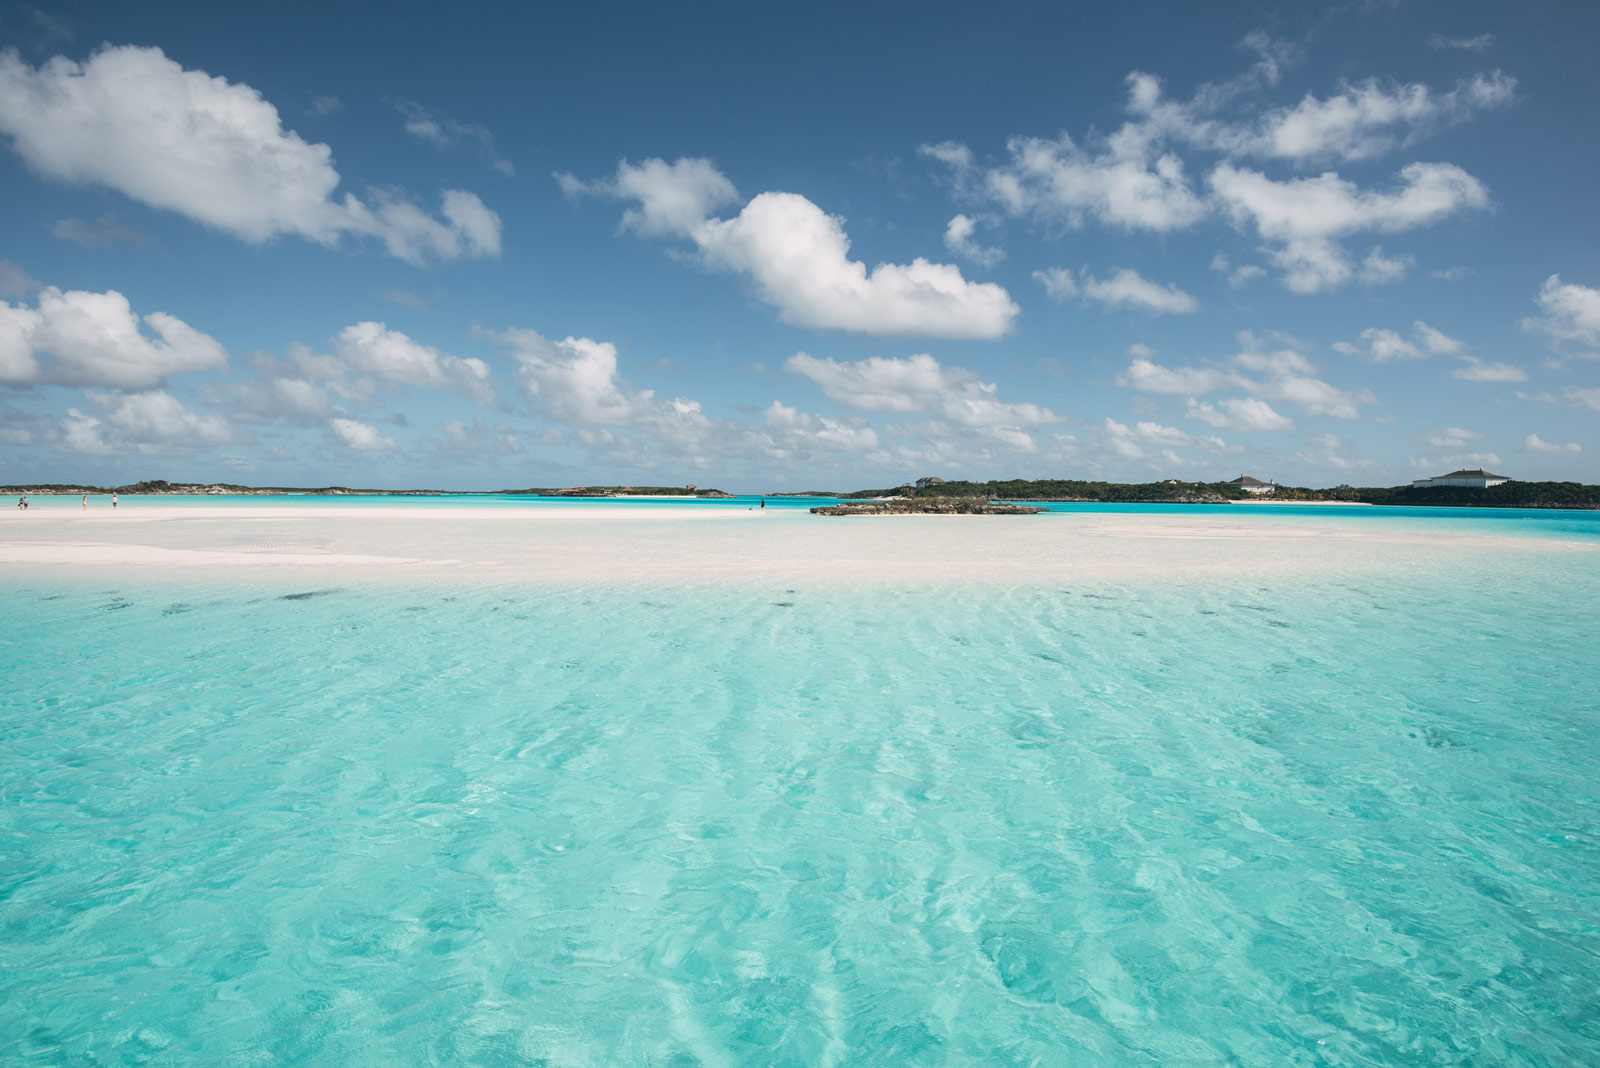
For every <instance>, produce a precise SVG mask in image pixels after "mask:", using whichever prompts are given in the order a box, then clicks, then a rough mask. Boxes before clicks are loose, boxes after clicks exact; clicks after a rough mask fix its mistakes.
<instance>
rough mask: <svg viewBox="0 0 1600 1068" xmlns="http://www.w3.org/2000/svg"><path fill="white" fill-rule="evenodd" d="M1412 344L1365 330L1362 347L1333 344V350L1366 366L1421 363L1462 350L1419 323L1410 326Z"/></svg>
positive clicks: (1394, 334) (1379, 330) (1452, 340)
mask: <svg viewBox="0 0 1600 1068" xmlns="http://www.w3.org/2000/svg"><path fill="white" fill-rule="evenodd" d="M1411 329H1412V336H1413V337H1415V339H1416V340H1415V341H1411V340H1408V339H1406V338H1405V337H1402V336H1401V335H1400V334H1399V333H1398V332H1397V331H1394V330H1388V329H1382V328H1379V327H1368V328H1367V329H1365V330H1363V331H1361V334H1360V335H1359V338H1360V340H1361V341H1362V342H1363V344H1361V345H1355V344H1351V343H1350V342H1348V341H1336V342H1334V344H1333V347H1334V349H1335V350H1336V351H1338V352H1342V353H1344V354H1345V355H1346V356H1358V357H1360V358H1361V359H1364V360H1366V361H1368V362H1369V363H1392V362H1394V361H1396V360H1423V359H1427V358H1428V357H1429V356H1438V355H1441V354H1442V355H1449V356H1455V355H1459V354H1460V353H1461V352H1462V350H1463V348H1464V347H1465V346H1464V345H1463V344H1462V343H1461V342H1460V341H1458V340H1457V339H1455V338H1453V337H1451V336H1449V335H1448V334H1446V333H1444V332H1443V331H1441V330H1436V329H1434V328H1433V327H1431V326H1429V325H1428V324H1427V323H1425V322H1423V321H1422V320H1421V319H1418V320H1417V321H1416V322H1414V323H1412V324H1411Z"/></svg>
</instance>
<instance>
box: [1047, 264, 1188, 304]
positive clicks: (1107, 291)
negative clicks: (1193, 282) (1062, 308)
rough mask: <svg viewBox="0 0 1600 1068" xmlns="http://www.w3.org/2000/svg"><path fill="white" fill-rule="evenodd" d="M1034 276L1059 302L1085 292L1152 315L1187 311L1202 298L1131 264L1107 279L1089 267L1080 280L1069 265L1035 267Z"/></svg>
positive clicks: (1089, 296) (1102, 301) (1087, 297)
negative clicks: (1042, 268)
mask: <svg viewBox="0 0 1600 1068" xmlns="http://www.w3.org/2000/svg"><path fill="white" fill-rule="evenodd" d="M1033 278H1034V281H1036V282H1038V283H1039V284H1040V285H1042V286H1044V291H1045V295H1046V296H1048V297H1049V298H1050V299H1051V300H1053V301H1055V302H1056V303H1057V304H1060V303H1061V302H1063V301H1065V300H1067V299H1068V298H1070V297H1075V296H1082V297H1083V299H1084V300H1093V301H1097V302H1098V303H1100V304H1103V305H1105V306H1106V307H1107V308H1129V309H1132V310H1134V311H1142V312H1148V313H1149V314H1151V315H1186V314H1188V313H1189V312H1193V311H1198V310H1199V308H1200V302H1199V301H1197V300H1195V299H1194V297H1192V296H1190V295H1189V294H1188V293H1185V292H1184V291H1183V290H1182V289H1179V288H1178V287H1177V286H1175V285H1161V284H1160V283H1159V282H1152V281H1150V280H1149V279H1147V278H1145V277H1144V276H1142V275H1141V274H1140V273H1139V272H1138V271H1135V270H1132V269H1129V268H1123V269H1121V270H1115V271H1114V273H1113V274H1112V275H1111V277H1109V278H1105V279H1099V278H1096V277H1095V276H1094V275H1092V274H1090V273H1089V272H1088V270H1087V269H1086V270H1084V271H1083V272H1082V281H1081V282H1080V281H1079V280H1078V279H1077V278H1074V277H1073V275H1072V272H1071V271H1068V270H1067V269H1066V268H1064V267H1050V268H1047V269H1045V270H1042V271H1034V272H1033Z"/></svg>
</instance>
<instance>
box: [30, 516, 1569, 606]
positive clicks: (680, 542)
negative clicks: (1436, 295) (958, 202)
mask: <svg viewBox="0 0 1600 1068" xmlns="http://www.w3.org/2000/svg"><path fill="white" fill-rule="evenodd" d="M1363 514H1365V513H1364V511H1363ZM1595 548H1597V546H1596V545H1595V544H1594V543H1588V542H1578V541H1562V540H1558V539H1551V538H1539V537H1522V536H1512V535H1501V534H1498V533H1483V532H1482V526H1481V525H1476V526H1475V525H1473V524H1471V523H1462V522H1459V521H1457V522H1451V521H1440V520H1418V521H1410V520H1405V519H1398V518H1397V519H1392V520H1385V521H1383V522H1372V521H1362V520H1359V519H1356V520H1353V521H1346V520H1345V519H1344V518H1343V517H1339V518H1336V519H1329V518H1327V517H1307V516H1299V515H1294V514H1292V513H1285V512H1282V511H1274V512H1273V513H1272V514H1270V515H1268V514H1263V513H1259V512H1252V513H1249V514H1241V515H1239V516H1231V515H1230V516H1217V515H1202V514H1195V515H1173V514H1170V513H1168V514H1160V515H1156V514H1151V515H1142V514H1137V513H1074V514H1052V515H1043V516H1022V517H1012V516H959V515H954V516H943V515H907V516H892V517H883V518H879V519H873V520H870V521H863V522H852V523H839V522H837V521H830V520H828V519H823V518H820V517H814V516H810V515H806V514H803V513H792V512H784V511H778V510H776V509H769V510H767V511H765V512H763V511H752V510H749V509H747V508H742V507H718V506H715V505H708V506H705V507H703V508H700V507H697V508H692V509H686V508H676V509H667V508H652V507H651V506H648V505H641V506H638V507H632V506H622V507H619V506H612V505H608V506H594V507H585V506H581V505H573V506H570V507H562V508H560V509H537V510H535V509H513V508H486V507H471V506H464V507H428V508H418V507H403V506H396V507H351V508H340V507H330V506H326V505H318V506H314V507H307V506H304V505H298V506H297V505H284V506H276V505H273V506H266V507H237V506H234V507H229V506H226V505H219V506H218V507H215V508H210V507H196V506H194V505H185V506H181V507H172V506H168V507H162V506H161V505H145V504H143V503H142V502H141V503H140V504H139V505H138V506H135V507H126V506H125V507H123V508H120V509H118V510H117V511H115V512H112V511H110V510H109V509H103V508H102V509H98V510H90V511H87V512H79V511H76V510H71V509H39V510H33V511H30V512H23V511H20V510H13V511H7V512H3V513H0V573H5V572H7V571H10V572H17V571H30V570H40V569H63V570H66V571H69V572H80V573H81V572H103V573H117V572H124V573H125V572H147V571H148V572H159V571H166V570H183V571H184V572H206V571H217V572H222V573H230V574H240V573H276V574H285V573H293V572H297V571H304V572H306V573H308V574H310V573H316V574H321V575H324V576H327V575H332V574H338V575H339V576H340V577H341V578H349V579H352V580H353V579H356V578H361V579H364V580H373V581H383V580H386V579H400V580H405V581H418V580H424V579H433V578H438V579H449V578H451V577H455V578H462V577H473V576H481V577H482V578H483V579H485V580H490V581H499V580H513V581H514V580H529V581H558V582H600V583H605V582H616V581H675V580H676V581H720V580H727V581H739V580H774V581H785V582H809V583H842V584H872V585H884V584H896V585H904V584H915V585H922V584H930V583H931V584H940V583H961V582H1031V581H1049V580H1055V579H1072V578H1077V579H1094V578H1115V577H1119V576H1127V577H1132V576H1140V575H1144V576H1152V577H1159V576H1183V575H1194V574H1213V575H1229V574H1232V575H1239V576H1245V575H1250V574H1266V573H1277V574H1282V573H1286V572H1287V573H1292V572H1326V571H1329V570H1338V569H1363V568H1392V567H1394V566H1396V565H1397V564H1398V565H1406V564H1415V565H1418V566H1422V565H1427V566H1451V564H1452V561H1460V560H1463V559H1465V558H1466V557H1467V556H1468V555H1471V554H1473V553H1477V552H1483V551H1505V550H1521V551H1526V552H1536V551H1543V552H1550V551H1560V552H1567V551H1593V550H1594V549H1595Z"/></svg>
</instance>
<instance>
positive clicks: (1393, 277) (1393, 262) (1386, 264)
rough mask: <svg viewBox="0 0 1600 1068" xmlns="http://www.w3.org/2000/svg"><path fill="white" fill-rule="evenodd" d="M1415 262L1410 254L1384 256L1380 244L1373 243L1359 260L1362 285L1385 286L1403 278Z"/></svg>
mask: <svg viewBox="0 0 1600 1068" xmlns="http://www.w3.org/2000/svg"><path fill="white" fill-rule="evenodd" d="M1416 264H1417V261H1416V260H1415V259H1413V258H1412V257H1410V256H1385V255H1384V254H1383V246H1382V245H1373V246H1372V248H1370V249H1368V250H1367V255H1366V258H1365V259H1363V260H1362V261H1361V273H1360V275H1359V278H1360V280H1361V282H1362V284H1363V285H1369V286H1385V285H1388V284H1390V283H1391V282H1398V281H1400V280H1401V279H1403V278H1404V277H1405V276H1406V272H1407V271H1409V270H1411V268H1413V267H1415V266H1416Z"/></svg>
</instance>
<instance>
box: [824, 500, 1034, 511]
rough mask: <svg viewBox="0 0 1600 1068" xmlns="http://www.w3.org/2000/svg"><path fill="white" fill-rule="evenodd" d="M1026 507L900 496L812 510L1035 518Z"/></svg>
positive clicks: (993, 502) (850, 502)
mask: <svg viewBox="0 0 1600 1068" xmlns="http://www.w3.org/2000/svg"><path fill="white" fill-rule="evenodd" d="M1043 511H1045V509H1043V508H1034V507H1032V506H1030V505H1026V504H1000V503H998V502H996V501H989V500H985V499H984V498H982V497H899V498H895V499H894V500H888V501H849V502H846V503H845V504H834V505H829V506H827V507H825V508H813V509H811V514H812V515H1033V514H1035V513H1036V512H1043Z"/></svg>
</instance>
